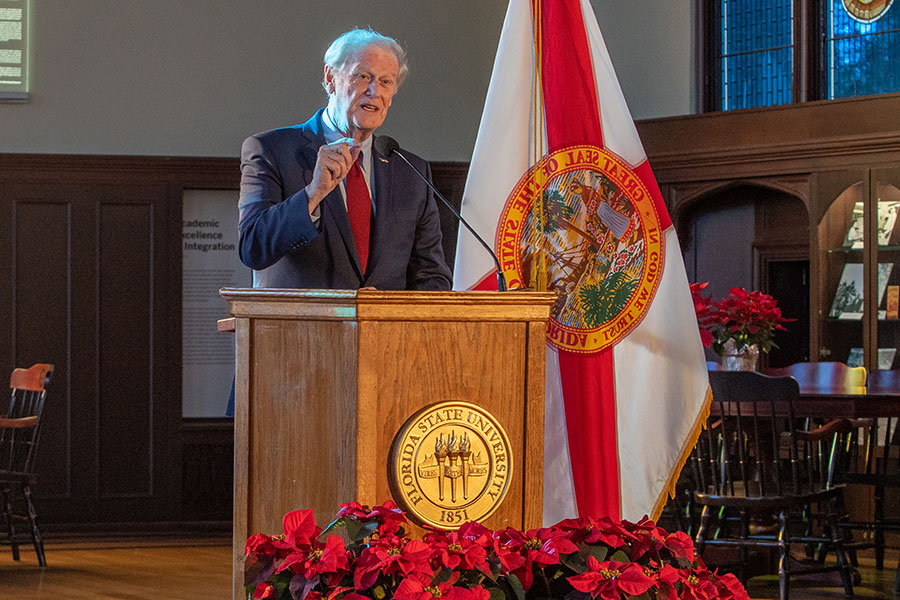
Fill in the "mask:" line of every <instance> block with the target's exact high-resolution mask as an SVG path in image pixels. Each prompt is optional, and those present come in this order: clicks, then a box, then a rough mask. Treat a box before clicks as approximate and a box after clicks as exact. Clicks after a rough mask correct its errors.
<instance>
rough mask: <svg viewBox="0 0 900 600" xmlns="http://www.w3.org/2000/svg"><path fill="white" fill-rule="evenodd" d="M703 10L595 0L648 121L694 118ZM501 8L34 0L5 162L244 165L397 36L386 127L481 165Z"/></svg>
mask: <svg viewBox="0 0 900 600" xmlns="http://www.w3.org/2000/svg"><path fill="white" fill-rule="evenodd" d="M690 3H691V0H633V1H632V2H628V3H623V2H614V1H613V0H593V6H594V8H595V11H596V12H597V15H598V19H599V21H600V27H601V29H602V30H603V33H604V36H605V38H606V42H607V45H608V46H609V49H610V54H611V55H612V58H613V62H614V64H615V65H616V69H617V71H618V73H619V77H620V80H621V81H622V85H623V88H624V90H625V95H626V97H627V99H628V101H629V106H630V107H631V110H632V114H633V115H634V117H635V118H637V119H641V118H649V117H659V116H669V115H676V114H684V113H687V112H690V106H691V101H690V90H691V83H690V74H691V48H690V46H691V39H692V33H691V17H690ZM505 12H506V2H504V1H502V0H453V1H442V0H393V1H391V0H367V1H366V2H359V1H352V0H330V1H328V2H322V1H319V2H313V1H309V0H261V1H257V2H249V1H246V0H244V1H239V0H189V1H185V0H144V1H138V0H77V1H74V2H73V1H72V0H32V28H31V42H32V43H31V47H32V61H31V64H32V76H31V101H30V102H29V103H27V104H0V152H4V153H6V152H9V153H66V154H122V155H168V156H236V155H238V153H239V150H240V144H241V141H242V140H243V139H244V137H246V136H247V135H248V134H250V133H254V132H257V131H261V130H264V129H269V128H273V127H278V126H282V125H288V124H292V123H296V122H300V121H302V120H305V119H306V118H307V117H308V116H309V115H310V114H311V113H312V112H313V111H314V110H315V109H316V108H318V107H319V106H320V105H321V104H322V103H323V100H324V92H323V91H322V89H321V87H320V86H319V81H320V78H321V71H322V67H321V57H322V53H323V52H324V49H325V48H326V47H327V45H328V43H329V42H330V41H331V40H332V39H333V38H334V37H336V36H337V35H338V34H340V33H341V32H342V31H344V30H346V29H348V28H349V27H352V26H355V25H359V26H372V27H373V28H375V29H377V30H380V31H382V32H383V33H386V34H388V35H392V36H394V37H396V38H398V39H399V40H400V41H401V43H403V44H404V45H405V46H406V47H407V50H408V52H409V56H410V68H411V75H410V78H409V80H407V83H406V84H405V85H404V86H403V88H402V89H401V91H400V93H399V94H398V96H397V97H396V99H395V101H394V104H393V107H392V108H391V112H390V115H389V117H388V120H387V122H386V123H385V125H384V126H383V131H384V132H385V133H389V134H390V135H392V136H394V137H396V138H397V139H399V140H400V141H401V143H403V145H404V146H405V147H407V148H409V149H411V150H413V151H414V152H417V153H419V154H421V155H423V156H425V157H427V158H429V159H431V160H468V159H469V158H470V156H471V152H472V147H473V145H474V143H475V135H476V133H477V129H478V122H479V119H480V116H481V109H482V106H483V102H484V95H485V92H486V90H487V85H488V82H489V79H490V72H491V67H492V64H493V57H494V53H495V51H496V47H497V42H498V40H499V36H500V28H501V26H502V23H503V17H504V15H505Z"/></svg>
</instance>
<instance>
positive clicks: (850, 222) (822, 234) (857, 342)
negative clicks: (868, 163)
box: [810, 169, 900, 370]
mask: <svg viewBox="0 0 900 600" xmlns="http://www.w3.org/2000/svg"><path fill="white" fill-rule="evenodd" d="M811 195H812V198H813V202H812V206H813V207H818V227H817V228H816V229H815V232H814V234H813V237H814V239H813V240H812V245H813V248H815V252H814V253H813V255H814V258H813V266H812V269H813V273H814V275H813V281H815V282H816V285H815V286H814V290H815V291H814V295H815V296H816V297H815V298H814V302H813V305H814V313H815V314H814V315H813V316H814V318H813V319H812V324H811V325H812V327H811V331H810V334H811V337H812V340H811V341H812V344H813V345H812V347H813V348H817V349H818V360H820V361H836V362H843V363H847V364H848V365H851V366H860V365H863V366H865V367H866V369H868V370H875V369H882V370H883V369H891V368H894V366H895V365H896V366H898V367H900V359H898V357H897V348H898V346H900V319H898V310H897V308H898V300H900V298H898V296H900V224H898V223H897V221H898V219H897V215H898V213H900V169H859V170H854V171H839V172H827V173H819V174H816V175H814V176H813V179H812V188H811ZM811 212H813V214H816V211H815V208H814V209H813V211H811Z"/></svg>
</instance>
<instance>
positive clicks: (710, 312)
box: [691, 282, 796, 354]
mask: <svg viewBox="0 0 900 600" xmlns="http://www.w3.org/2000/svg"><path fill="white" fill-rule="evenodd" d="M707 285H709V282H704V283H692V284H691V296H692V297H693V299H694V311H696V313H697V323H698V325H699V327H700V339H701V341H702V342H703V345H704V346H705V347H707V348H709V347H710V346H712V347H713V350H715V351H716V352H718V353H719V354H722V353H723V351H724V350H725V345H726V344H727V343H728V340H733V342H732V344H733V350H736V351H741V350H742V349H743V348H745V347H749V346H753V345H756V346H758V347H759V349H760V350H761V351H763V352H768V351H769V350H771V349H772V348H777V347H778V346H777V345H775V341H774V337H775V332H776V331H779V330H780V331H785V328H784V326H783V325H782V323H787V322H790V321H795V320H796V319H788V318H785V317H783V316H782V315H781V309H780V308H778V302H776V300H775V298H773V297H772V296H770V295H769V294H763V293H762V292H756V291H754V292H748V291H747V290H745V289H744V288H731V289H730V290H729V291H730V293H729V295H728V296H726V297H725V298H722V300H720V301H719V302H711V301H710V299H709V297H703V296H701V295H700V292H701V291H702V290H703V289H704V288H705V287H706V286H707Z"/></svg>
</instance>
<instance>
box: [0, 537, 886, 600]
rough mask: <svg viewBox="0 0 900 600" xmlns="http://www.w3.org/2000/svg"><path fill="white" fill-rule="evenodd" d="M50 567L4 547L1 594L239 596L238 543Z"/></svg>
mask: <svg viewBox="0 0 900 600" xmlns="http://www.w3.org/2000/svg"><path fill="white" fill-rule="evenodd" d="M46 552H47V560H48V562H49V566H48V567H46V568H44V569H42V568H40V567H38V565H37V560H36V559H35V556H34V552H33V551H32V550H31V548H30V547H29V548H24V549H23V552H22V559H21V561H19V562H18V563H17V562H14V561H13V560H12V555H11V553H10V551H9V548H5V547H0V598H4V599H5V598H16V599H29V600H30V599H35V600H39V599H48V600H49V599H53V600H68V599H71V600H81V599H87V598H90V599H94V600H98V599H99V600H107V599H109V600H163V599H165V600H206V599H222V600H227V599H228V598H230V597H231V587H230V585H231V583H230V582H231V546H230V544H229V541H228V540H221V539H219V540H156V541H146V540H130V541H129V540H120V541H104V542H85V541H70V542H65V543H56V544H53V543H48V545H47V547H46ZM896 567H897V553H896V552H893V553H892V554H891V555H890V556H889V562H888V564H887V565H886V568H885V570H884V571H882V572H879V571H877V570H875V565H874V560H873V559H872V558H871V556H869V555H862V556H861V557H860V574H861V577H862V582H861V584H860V585H858V586H856V588H855V592H856V597H857V598H860V599H868V598H887V599H893V598H896V596H894V594H893V592H892V590H893V586H894V573H895V570H896ZM748 591H749V592H750V595H751V596H752V597H753V598H754V599H759V600H763V599H768V598H777V597H778V578H777V577H774V576H764V577H755V578H753V579H752V580H751V581H750V584H749V586H748ZM843 597H844V593H843V590H842V589H841V588H840V587H839V584H837V583H836V584H835V587H823V586H822V584H821V583H812V582H805V581H795V582H793V583H792V587H791V598H792V599H793V600H829V599H832V598H833V599H835V600H839V599H841V598H843Z"/></svg>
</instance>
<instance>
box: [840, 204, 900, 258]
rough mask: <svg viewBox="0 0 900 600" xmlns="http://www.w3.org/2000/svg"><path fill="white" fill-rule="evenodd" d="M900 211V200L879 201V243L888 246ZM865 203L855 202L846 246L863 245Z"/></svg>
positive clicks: (860, 246) (859, 246)
mask: <svg viewBox="0 0 900 600" xmlns="http://www.w3.org/2000/svg"><path fill="white" fill-rule="evenodd" d="M898 212H900V201H890V202H879V203H878V245H879V246H887V245H888V244H889V243H890V241H891V234H892V233H893V232H894V224H895V223H896V222H897V213H898ZM863 222H864V220H863V203H862V202H854V203H853V215H852V217H851V219H850V228H849V229H848V230H847V235H846V236H844V246H850V247H851V248H862V247H863Z"/></svg>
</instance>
